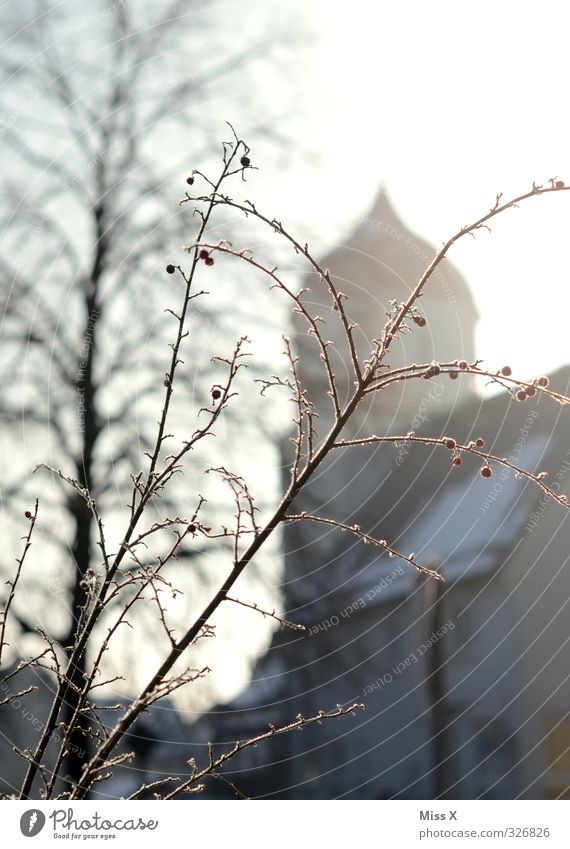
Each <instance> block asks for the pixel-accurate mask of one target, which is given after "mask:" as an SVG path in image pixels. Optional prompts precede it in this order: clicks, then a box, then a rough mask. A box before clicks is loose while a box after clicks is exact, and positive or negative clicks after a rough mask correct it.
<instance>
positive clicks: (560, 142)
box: [273, 0, 570, 377]
mask: <svg viewBox="0 0 570 849" xmlns="http://www.w3.org/2000/svg"><path fill="white" fill-rule="evenodd" d="M304 14H305V15H306V20H307V23H308V26H309V28H310V29H312V30H313V32H314V33H315V36H316V45H315V48H314V49H312V50H311V51H310V56H309V58H308V72H307V77H306V84H305V87H304V88H305V93H304V96H305V98H306V99H307V102H308V104H309V108H307V107H306V106H304V107H303V109H302V110H300V114H299V116H298V118H297V120H298V122H299V133H300V137H301V138H302V139H303V141H304V143H305V144H307V145H308V146H309V147H310V148H311V149H314V150H315V149H316V150H318V152H319V158H320V161H319V163H318V167H317V168H312V169H311V168H309V167H307V170H306V171H304V170H303V169H300V171H299V172H298V174H297V178H296V179H295V175H293V176H292V177H291V175H288V180H287V183H286V185H284V187H283V190H282V193H281V195H280V196H279V195H277V193H276V192H274V193H273V198H274V199H275V198H277V197H279V201H280V202H281V204H282V207H285V208H290V209H291V210H292V211H295V210H298V208H299V197H302V198H303V201H302V207H303V210H304V214H305V216H306V217H307V219H308V220H310V221H311V224H313V225H316V226H317V229H318V231H319V233H320V234H322V238H323V243H324V244H325V245H330V244H331V243H334V242H335V241H339V240H340V241H342V238H343V236H344V235H346V233H347V232H349V230H350V223H351V222H352V221H354V220H355V219H356V218H358V217H361V216H362V215H363V214H366V212H367V209H368V206H369V205H370V203H371V201H372V199H373V197H374V195H375V193H376V191H377V188H378V186H379V184H380V183H381V182H384V183H385V185H386V186H387V189H388V192H389V194H390V195H391V198H392V200H393V202H394V204H395V206H396V208H397V209H398V211H399V213H400V215H401V217H402V218H403V220H404V221H405V222H406V223H407V224H408V225H409V226H410V228H411V229H412V230H414V231H416V232H417V233H418V234H419V235H421V236H423V237H425V238H427V239H428V240H429V241H431V242H432V243H433V244H435V245H440V244H441V243H442V242H443V241H445V240H446V239H447V238H448V237H449V236H450V235H452V234H453V233H455V232H456V231H457V230H458V229H459V228H460V227H461V226H462V225H464V224H467V223H470V222H472V221H474V220H475V219H476V218H478V217H479V216H480V215H482V214H483V213H484V212H485V211H486V210H487V209H488V208H489V207H490V206H492V205H493V203H494V200H495V196H496V194H497V192H503V195H504V198H505V199H507V198H508V197H511V196H515V195H517V194H520V193H522V192H524V191H526V190H527V189H529V188H530V187H531V185H532V181H533V180H535V181H536V182H537V183H544V182H546V181H547V180H548V178H550V177H559V178H561V179H566V181H568V182H570V162H569V158H570V144H569V141H570V138H569V136H570V122H569V118H568V108H567V87H568V80H569V66H570V60H569V54H568V50H567V46H566V35H565V32H566V31H567V28H566V23H567V21H566V20H565V16H564V7H563V5H562V4H560V3H552V2H546V3H541V4H540V5H539V6H537V5H536V4H531V3H517V4H514V3H502V4H497V3H492V2H486V1H485V2H481V3H478V4H462V3H456V2H455V3H453V2H430V3H424V2H403V3H394V2H390V3H387V2H379V3H372V2H370V0H368V2H367V0H353V2H351V3H350V4H346V3H340V2H332V3H331V2H326V0H312V2H310V3H309V4H308V5H307V6H306V7H305V11H304ZM275 203H277V200H274V204H275ZM292 214H294V212H292ZM569 222H570V193H568V194H566V193H564V194H561V195H557V196H547V197H543V198H532V199H530V200H529V201H527V202H526V205H525V206H524V207H521V208H520V209H518V210H514V211H508V212H507V213H505V214H504V215H503V216H502V218H501V219H497V220H496V221H495V223H494V224H493V226H492V233H491V234H487V233H480V234H479V235H478V237H477V239H476V240H473V239H471V238H470V237H468V238H467V239H465V240H464V241H463V242H462V243H460V244H459V245H457V246H455V247H454V248H453V250H452V253H451V255H450V256H451V258H452V260H453V261H454V262H455V263H456V264H457V265H458V266H459V268H460V269H461V271H462V272H463V274H464V275H465V276H466V278H467V280H468V281H469V283H470V285H471V288H472V290H473V292H474V295H475V298H476V302H477V306H478V309H479V312H480V315H481V318H480V323H479V333H478V353H479V355H480V356H482V357H483V358H484V359H485V360H486V361H488V362H489V363H490V364H496V365H501V364H502V363H503V362H508V363H510V364H512V365H513V366H515V367H516V373H517V374H520V375H521V377H522V376H525V375H528V376H532V375H534V374H536V373H537V372H542V371H547V370H552V369H554V368H556V367H557V366H559V365H561V364H562V363H565V362H567V361H568V360H569V359H570V357H569V355H568V346H567V343H566V335H567V334H566V330H565V324H566V321H565V318H564V316H565V315H568V314H569V313H570V296H569V294H568V283H569V279H570V258H569V248H568V224H569Z"/></svg>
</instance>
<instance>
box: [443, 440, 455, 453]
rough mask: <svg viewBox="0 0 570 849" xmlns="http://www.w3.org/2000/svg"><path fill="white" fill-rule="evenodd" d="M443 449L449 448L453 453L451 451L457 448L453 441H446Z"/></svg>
mask: <svg viewBox="0 0 570 849" xmlns="http://www.w3.org/2000/svg"><path fill="white" fill-rule="evenodd" d="M445 447H446V448H449V450H450V451H453V449H454V448H456V447H457V442H456V441H455V439H446V440H445Z"/></svg>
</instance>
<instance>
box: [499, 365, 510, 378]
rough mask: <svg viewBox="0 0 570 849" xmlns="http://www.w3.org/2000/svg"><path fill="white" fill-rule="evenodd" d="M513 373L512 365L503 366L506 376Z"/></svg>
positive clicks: (502, 371) (502, 370) (502, 372)
mask: <svg viewBox="0 0 570 849" xmlns="http://www.w3.org/2000/svg"><path fill="white" fill-rule="evenodd" d="M512 373H513V370H512V368H511V367H510V366H503V368H502V369H501V374H504V375H505V377H510V376H511V374H512Z"/></svg>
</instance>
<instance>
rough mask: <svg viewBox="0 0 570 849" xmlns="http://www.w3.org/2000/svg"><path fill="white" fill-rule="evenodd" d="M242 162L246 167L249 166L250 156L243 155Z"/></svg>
mask: <svg viewBox="0 0 570 849" xmlns="http://www.w3.org/2000/svg"><path fill="white" fill-rule="evenodd" d="M240 163H241V164H242V165H243V167H244V168H247V167H248V166H249V165H251V159H250V158H249V156H242V158H241V159H240Z"/></svg>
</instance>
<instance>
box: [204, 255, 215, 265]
mask: <svg viewBox="0 0 570 849" xmlns="http://www.w3.org/2000/svg"><path fill="white" fill-rule="evenodd" d="M204 262H205V263H206V265H213V264H214V257H212V256H207V257H206V259H205V260H204Z"/></svg>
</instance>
